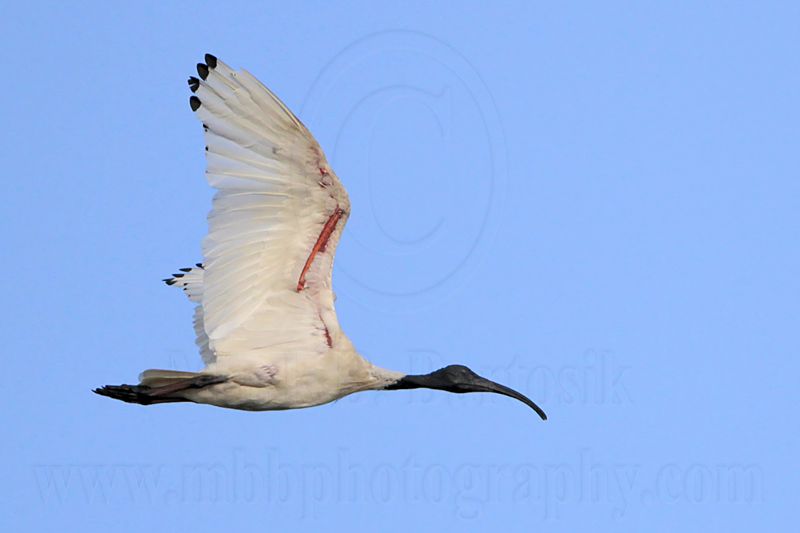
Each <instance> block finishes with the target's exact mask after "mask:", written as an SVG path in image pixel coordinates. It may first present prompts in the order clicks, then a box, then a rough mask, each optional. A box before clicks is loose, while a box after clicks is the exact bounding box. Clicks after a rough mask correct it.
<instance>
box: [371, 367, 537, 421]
mask: <svg viewBox="0 0 800 533" xmlns="http://www.w3.org/2000/svg"><path fill="white" fill-rule="evenodd" d="M422 388H424V389H436V390H443V391H447V392H454V393H456V394H463V393H465V392H494V393H495V394H502V395H503V396H508V397H510V398H514V399H515V400H519V401H521V402H522V403H524V404H525V405H527V406H528V407H530V408H531V409H533V410H534V411H536V414H537V415H539V416H540V417H541V419H542V420H547V415H546V414H545V413H544V411H543V410H542V408H541V407H539V406H538V405H536V404H535V403H533V401H532V400H531V399H530V398H528V397H527V396H525V395H524V394H521V393H519V392H517V391H515V390H514V389H512V388H510V387H506V386H505V385H500V384H499V383H495V382H494V381H492V380H489V379H486V378H484V377H481V376H479V375H478V374H476V373H475V372H473V371H472V370H470V369H469V368H467V367H465V366H463V365H450V366H446V367H444V368H440V369H439V370H437V371H435V372H431V373H430V374H420V375H407V376H403V377H402V378H400V379H399V380H397V381H396V382H395V383H392V384H391V385H388V386H387V387H386V390H402V389H422Z"/></svg>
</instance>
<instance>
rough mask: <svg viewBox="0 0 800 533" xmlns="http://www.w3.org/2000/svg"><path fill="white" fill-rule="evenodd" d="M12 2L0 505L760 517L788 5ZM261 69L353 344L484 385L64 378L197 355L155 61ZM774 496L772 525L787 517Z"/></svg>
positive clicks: (391, 525)
mask: <svg viewBox="0 0 800 533" xmlns="http://www.w3.org/2000/svg"><path fill="white" fill-rule="evenodd" d="M136 4H137V3H128V4H124V5H123V4H119V5H112V3H106V2H102V3H101V2H95V3H92V2H83V3H81V4H80V5H73V6H66V5H58V4H56V3H52V4H47V3H24V4H23V3H21V2H18V3H16V4H15V5H9V6H6V7H5V8H4V15H3V17H2V19H1V20H0V43H2V50H3V54H2V56H3V66H4V69H5V73H6V75H5V76H4V83H3V84H2V89H0V91H2V93H1V94H2V96H3V102H4V105H3V110H2V117H3V120H2V123H3V128H2V130H0V141H1V142H2V146H3V153H4V158H3V162H4V164H3V173H4V176H5V177H4V179H2V180H0V191H1V192H2V195H3V198H4V202H3V206H2V209H1V210H0V217H2V227H3V228H4V232H3V234H4V236H5V245H6V253H5V254H4V255H3V266H2V271H3V274H4V275H3V295H4V306H3V317H2V318H3V320H2V321H1V323H2V333H3V339H4V341H5V346H4V352H5V354H6V355H5V358H4V361H5V365H6V366H5V368H4V376H5V377H4V380H3V387H2V390H3V393H4V396H5V405H6V407H5V408H4V409H3V411H2V414H0V417H2V419H1V420H0V421H1V422H2V426H3V428H4V437H3V439H2V441H3V448H4V453H3V454H2V457H3V475H4V482H3V483H2V485H1V487H2V488H0V501H2V512H1V513H0V526H2V529H3V530H5V531H52V530H56V529H58V530H78V529H80V530H81V531H85V532H90V531H108V530H111V529H113V530H114V531H141V530H142V529H144V528H147V529H151V528H152V527H154V525H155V526H157V527H158V528H159V529H164V530H172V531H188V530H192V531H198V532H199V531H220V530H223V529H225V530H228V529H230V530H236V531H241V532H246V531H265V530H268V531H271V530H306V531H320V530H330V531H339V530H347V531H354V530H365V531H375V530H381V531H407V530H408V529H409V528H414V529H419V530H429V531H439V530H442V529H444V528H453V527H457V528H459V529H466V530H477V529H478V528H481V529H483V530H488V529H490V528H491V530H503V531H534V530H547V531H569V532H573V531H606V530H608V531H675V530H680V531H687V532H688V531H707V530H711V529H713V530H717V531H754V530H769V531H777V530H781V529H788V527H787V524H789V523H791V522H794V520H793V517H794V514H795V513H794V511H795V510H796V507H797V494H798V493H800V478H798V474H797V472H798V471H800V470H799V469H798V466H800V465H799V464H798V458H797V457H798V455H797V448H798V423H797V414H796V412H795V411H796V409H795V407H796V406H797V405H798V400H800V397H798V392H797V390H798V388H797V386H796V383H797V376H798V370H800V365H798V358H797V350H798V346H800V342H799V341H800V336H799V335H798V331H799V330H800V328H798V304H797V302H798V290H799V289H800V282H798V275H797V274H798V271H799V270H798V267H800V255H799V254H798V251H797V241H798V228H800V223H799V222H800V220H798V218H799V217H798V211H799V208H800V180H798V172H797V168H798V154H800V151H798V124H800V116H798V115H799V113H798V105H797V97H798V94H799V92H798V89H800V73H799V72H798V67H797V53H798V49H799V46H798V45H800V43H798V33H797V25H798V22H800V20H799V19H800V8H798V7H797V4H796V3H792V2H784V3H781V2H759V3H751V4H750V5H744V3H728V2H726V3H722V2H708V3H704V5H703V6H699V5H697V4H696V3H688V2H671V3H646V2H642V3H635V4H634V3H623V2H602V3H599V2H597V3H572V4H570V5H569V6H566V5H559V6H553V5H550V4H545V3H542V2H513V3H501V4H500V5H496V6H494V7H488V5H479V4H477V3H473V4H458V5H456V4H447V3H439V4H438V5H436V6H433V5H428V3H414V4H408V3H406V4H405V5H403V6H392V7H389V6H388V5H386V6H383V7H378V6H375V5H373V4H372V3H369V2H363V3H356V2H349V3H347V4H346V5H344V4H343V5H337V6H334V5H332V4H331V5H328V4H326V3H322V2H305V3H295V4H292V5H288V4H287V3H280V4H278V3H258V2H240V3H236V2H228V3H225V4H224V5H222V4H220V5H217V6H213V5H211V4H209V3H202V4H201V3H198V2H191V3H190V2H165V3H159V4H158V5H157V4H155V3H151V4H149V5H136ZM205 52H213V53H214V54H216V55H218V56H219V57H220V58H221V59H223V60H224V61H226V62H228V63H230V64H231V65H232V66H235V67H243V68H247V69H248V70H250V71H251V72H252V73H253V74H254V75H256V76H257V77H258V78H259V79H261V80H262V81H263V82H264V83H265V84H267V85H269V86H270V87H271V88H272V89H273V90H274V91H275V92H276V93H277V94H278V95H279V96H281V98H283V100H284V101H285V102H286V103H287V104H288V105H289V106H290V107H291V108H292V109H294V110H295V111H296V112H297V114H298V115H299V116H300V117H301V119H302V120H304V121H305V122H306V124H307V125H308V126H309V128H310V129H311V131H312V132H314V133H315V135H316V136H317V138H318V139H319V141H320V143H321V144H322V146H323V148H324V149H325V150H326V152H327V154H328V158H329V160H330V161H331V163H332V164H333V167H334V168H335V170H336V172H337V173H338V175H339V176H340V177H341V179H342V181H343V182H344V184H345V186H347V188H348V190H349V191H350V196H351V200H352V204H353V208H352V216H351V218H350V221H349V223H348V226H347V230H346V232H345V235H344V238H343V241H342V243H341V245H340V247H339V255H338V257H337V266H336V271H335V275H334V283H335V286H336V291H337V293H338V296H339V299H338V302H337V308H338V312H339V317H340V321H341V323H342V325H343V327H344V328H345V331H346V332H347V333H348V335H349V336H350V337H351V338H352V339H353V341H354V343H355V344H356V346H357V347H358V348H359V350H360V351H361V352H362V353H363V354H365V355H366V356H367V357H369V358H370V359H372V360H373V361H374V362H375V363H377V364H380V365H382V366H386V367H389V368H394V369H398V370H404V371H410V372H422V371H428V370H433V369H435V368H438V367H439V366H441V365H444V364H447V363H452V362H459V363H463V364H467V365H469V366H471V367H472V368H473V369H475V370H476V371H479V372H480V373H483V374H485V375H488V376H490V377H494V378H495V379H497V380H498V381H502V382H503V383H506V384H508V385H510V386H513V387H515V388H517V389H519V390H521V391H522V392H524V393H526V394H527V395H529V396H530V397H531V398H532V399H534V400H535V401H537V402H539V403H540V404H541V405H543V407H544V408H545V409H546V411H547V412H548V414H549V415H550V420H549V421H547V422H546V423H542V422H541V421H540V420H539V419H538V418H537V417H536V416H535V415H534V413H533V412H531V411H530V410H528V409H527V408H525V407H524V406H522V405H521V404H519V403H516V402H513V401H512V400H509V399H507V398H503V397H487V396H482V395H471V396H456V395H446V394H444V393H436V392H431V391H417V392H386V393H366V394H362V395H356V396H352V397H350V398H346V399H343V400H341V401H339V402H337V403H335V404H331V405H326V406H323V407H319V408H314V409H308V410H300V411H294V412H280V413H243V412H235V411H227V410H222V409H215V408H210V407H207V406H196V405H167V406H156V407H150V408H145V407H140V406H131V405H126V404H122V403H119V402H111V401H109V400H107V399H105V398H100V397H98V396H95V395H93V394H91V393H90V392H89V391H90V389H91V388H92V387H95V386H98V385H102V384H106V383H120V382H131V381H133V380H135V378H136V376H137V374H138V373H139V372H140V371H141V370H143V369H145V368H153V367H155V368H158V367H165V368H179V369H188V370H194V369H198V368H200V361H199V357H198V356H197V355H196V350H195V348H194V345H193V333H192V328H191V306H190V304H189V303H188V302H187V301H185V298H183V297H182V295H180V294H179V293H177V292H176V291H174V290H170V289H169V288H167V287H165V286H164V285H163V284H162V283H161V281H160V280H161V278H163V277H164V276H166V275H168V274H170V273H171V272H174V271H175V269H177V268H179V267H183V266H188V265H191V264H193V263H195V262H196V261H199V260H201V259H202V258H201V256H200V241H201V239H202V236H203V235H204V233H205V229H206V222H205V215H206V212H207V210H208V208H209V201H210V197H211V194H212V193H211V190H210V189H209V188H208V186H207V185H206V184H205V180H204V178H203V167H204V159H203V149H202V148H203V142H202V132H201V128H200V126H199V124H198V123H197V122H196V120H195V119H194V117H192V114H191V112H190V110H189V106H188V103H187V99H188V89H187V87H186V81H185V80H186V77H187V76H189V75H192V74H193V73H194V65H195V63H196V62H197V61H199V60H201V59H202V57H203V54H204V53H205ZM790 521H791V522H790Z"/></svg>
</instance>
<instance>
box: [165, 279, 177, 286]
mask: <svg viewBox="0 0 800 533" xmlns="http://www.w3.org/2000/svg"><path fill="white" fill-rule="evenodd" d="M161 281H163V282H164V283H166V284H167V285H175V284H176V283H177V282H178V280H177V279H175V278H164V279H162V280H161Z"/></svg>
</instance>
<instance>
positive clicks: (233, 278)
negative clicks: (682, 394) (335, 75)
mask: <svg viewBox="0 0 800 533" xmlns="http://www.w3.org/2000/svg"><path fill="white" fill-rule="evenodd" d="M197 70H198V74H199V76H200V77H199V78H195V77H191V78H189V86H190V89H191V90H192V92H193V93H194V95H193V96H192V97H191V98H190V105H191V108H192V110H193V111H194V112H195V114H196V115H197V116H198V118H199V119H200V120H201V121H202V123H203V128H204V130H205V139H206V157H207V169H206V177H207V178H208V181H209V183H210V184H211V186H212V187H214V188H216V189H217V194H216V195H215V197H214V201H213V209H212V211H211V213H210V214H209V217H208V220H209V233H208V235H207V236H206V238H205V240H204V241H203V255H204V258H205V259H204V261H203V262H202V263H198V264H197V265H196V266H195V267H192V268H184V269H181V273H179V274H174V275H173V277H171V278H168V279H166V280H165V281H166V282H167V284H169V285H173V286H175V287H179V288H181V289H183V291H184V292H185V293H186V294H187V296H188V297H189V299H190V300H191V301H193V302H194V303H195V315H194V326H195V333H196V336H197V344H198V347H199V348H200V353H201V356H202V358H203V361H204V362H205V363H206V367H205V369H203V370H202V371H201V372H176V371H170V370H146V371H145V372H143V373H142V375H141V376H140V383H139V385H120V386H111V385H109V386H105V387H103V388H100V389H97V390H96V391H95V392H97V393H99V394H102V395H105V396H110V397H113V398H116V399H120V400H124V401H128V402H134V403H142V404H151V403H166V402H179V401H190V402H195V403H206V404H211V405H216V406H219V407H227V408H234V409H244V410H252V411H264V410H278V409H295V408H302V407H311V406H315V405H321V404H325V403H328V402H331V401H334V400H336V399H338V398H341V397H343V396H346V395H348V394H352V393H354V392H359V391H364V390H394V389H405V388H418V387H427V388H436V389H440V390H447V391H450V392H479V391H484V392H496V393H500V394H505V395H507V396H511V397H514V398H517V399H519V400H521V401H523V402H524V403H526V404H527V405H529V406H531V407H532V408H534V409H535V410H536V411H537V412H538V413H539V414H540V416H542V418H545V417H544V413H543V412H542V411H541V409H539V408H538V406H536V405H535V404H534V403H533V402H531V401H530V400H529V399H527V398H526V397H524V396H523V395H521V394H519V393H517V392H516V391H513V390H511V389H508V388H507V387H503V386H502V385H499V384H496V383H493V382H491V381H489V380H486V379H484V378H481V377H480V376H477V375H476V374H474V373H472V371H470V370H469V369H467V368H466V367H462V366H458V365H453V366H449V367H445V368H444V369H441V370H438V371H436V372H434V373H432V374H428V375H423V376H407V375H406V374H404V373H402V372H395V371H391V370H386V369H383V368H380V367H377V366H375V365H373V364H372V363H370V362H369V361H367V360H366V359H365V358H364V357H362V356H361V355H360V354H359V353H358V352H357V351H356V349H355V348H354V346H353V344H352V343H351V342H350V339H348V338H347V336H346V335H345V334H344V332H343V331H342V329H341V328H340V327H339V322H338V320H337V317H336V310H335V308H334V299H335V297H334V294H333V290H332V287H331V273H332V269H333V260H334V254H335V252H336V246H337V244H338V242H339V239H340V237H341V235H342V231H343V230H344V226H345V224H346V222H347V218H348V216H349V214H350V200H349V198H348V195H347V192H346V190H345V189H344V187H343V186H342V184H341V182H340V181H339V179H338V177H337V176H336V174H335V173H334V172H333V170H332V169H331V168H330V166H329V165H328V162H327V160H326V159H325V155H324V153H323V151H322V149H321V148H320V146H319V144H318V143H317V142H316V140H314V138H313V136H312V135H311V133H310V132H309V131H308V130H307V129H306V127H305V126H304V125H303V124H302V123H301V122H300V120H298V119H297V117H295V115H294V114H292V112H291V111H289V109H288V108H287V107H286V106H285V105H284V104H283V103H282V102H281V101H280V100H279V99H278V98H277V97H276V96H275V95H274V94H272V92H270V91H269V90H268V89H267V88H266V87H264V86H263V85H262V84H261V83H260V82H259V81H258V80H256V79H255V78H254V77H253V76H252V75H250V74H249V73H248V72H246V71H243V70H242V71H238V72H236V71H234V70H232V69H231V68H230V67H228V66H227V65H225V64H224V63H222V62H221V61H218V60H217V59H216V58H215V57H214V56H211V55H206V62H205V63H201V64H199V65H198V69H197Z"/></svg>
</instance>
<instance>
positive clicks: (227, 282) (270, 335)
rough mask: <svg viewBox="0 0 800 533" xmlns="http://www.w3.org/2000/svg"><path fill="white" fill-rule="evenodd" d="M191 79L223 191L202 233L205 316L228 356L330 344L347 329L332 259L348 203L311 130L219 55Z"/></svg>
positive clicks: (215, 180)
mask: <svg viewBox="0 0 800 533" xmlns="http://www.w3.org/2000/svg"><path fill="white" fill-rule="evenodd" d="M205 59H206V62H205V63H201V64H198V66H197V71H198V74H199V78H195V77H192V78H189V87H190V88H191V90H192V92H193V93H194V95H192V97H191V98H190V101H189V103H190V105H191V107H192V110H193V111H195V113H196V115H197V117H198V118H199V119H200V120H201V121H202V122H203V127H204V130H205V141H206V158H207V168H206V177H207V178H208V182H209V183H210V184H211V186H212V187H214V188H216V189H217V190H218V192H217V194H216V195H215V197H214V202H213V209H212V211H211V213H210V214H209V216H208V221H209V232H208V235H207V237H206V238H205V240H204V241H203V254H204V256H205V260H204V261H203V266H204V271H203V288H202V289H203V290H202V314H201V318H202V322H203V327H204V329H205V332H206V334H207V337H208V346H209V350H210V351H211V352H213V354H214V355H215V356H216V358H217V361H220V358H223V357H226V356H233V355H236V356H239V355H258V354H266V353H270V354H275V353H285V354H287V355H292V356H301V355H303V354H316V353H323V352H325V351H326V350H329V349H330V348H331V347H332V346H333V345H334V344H335V343H336V341H337V339H338V338H339V337H340V334H341V331H340V329H339V325H338V322H337V320H336V314H335V311H334V307H333V298H334V297H333V292H332V290H331V270H332V267H333V256H334V253H335V251H336V244H337V243H338V240H339V237H340V236H341V232H342V229H343V228H344V225H345V222H346V220H347V216H348V214H349V211H350V202H349V199H348V197H347V192H346V191H345V190H344V187H342V185H341V183H340V182H339V179H338V178H337V177H336V175H335V174H334V173H333V170H331V168H330V166H329V165H328V162H327V160H326V159H325V155H324V154H323V152H322V149H321V148H320V146H319V144H318V143H317V142H316V140H314V138H313V137H312V135H311V133H310V132H309V131H308V130H307V129H306V127H305V126H304V125H303V124H302V123H301V122H300V121H299V120H298V119H297V117H295V116H294V115H293V114H292V112H291V111H289V109H288V108H287V107H286V106H285V105H284V104H283V103H282V102H281V101H280V100H279V99H278V98H277V97H276V96H275V95H274V94H272V92H270V91H269V89H267V88H266V87H264V86H263V85H262V84H261V83H260V82H259V81H258V80H256V79H255V78H254V77H253V76H252V75H250V74H249V73H248V72H246V71H244V70H240V71H234V70H232V69H231V68H230V67H228V66H227V65H225V64H224V63H222V62H221V61H218V60H217V59H216V58H215V57H214V56H211V55H206V58H205Z"/></svg>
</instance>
